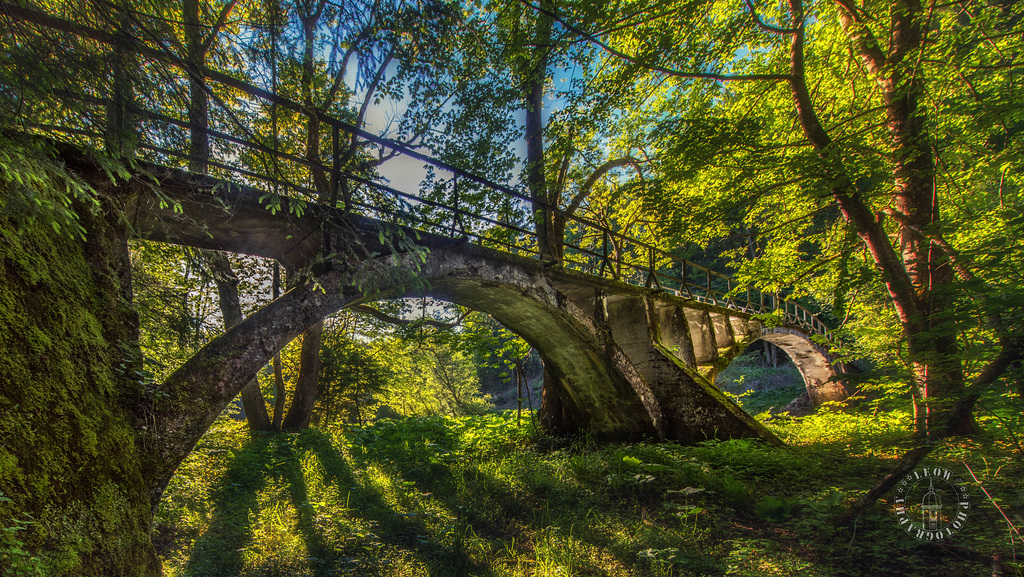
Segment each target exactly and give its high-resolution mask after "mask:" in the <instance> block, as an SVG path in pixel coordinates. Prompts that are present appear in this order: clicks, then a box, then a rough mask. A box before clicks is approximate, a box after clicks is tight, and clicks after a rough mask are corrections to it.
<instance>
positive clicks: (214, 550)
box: [184, 437, 274, 575]
mask: <svg viewBox="0 0 1024 577" xmlns="http://www.w3.org/2000/svg"><path fill="white" fill-rule="evenodd" d="M273 453H274V447H273V445H272V444H271V443H270V442H269V440H268V438H266V437H259V438H255V439H250V440H248V441H247V442H246V443H245V444H244V445H243V446H242V447H241V448H239V449H237V450H235V451H234V452H233V456H232V458H231V461H230V464H229V465H228V468H227V471H226V472H225V474H224V476H223V478H222V479H221V481H220V482H219V483H218V485H217V488H216V489H215V490H214V492H213V494H212V495H211V501H212V502H213V503H216V504H217V508H216V509H215V510H214V513H213V516H212V518H211V519H210V522H209V525H208V527H207V529H206V531H204V532H203V533H202V535H200V536H199V537H198V538H197V539H196V540H195V543H194V544H193V546H192V550H191V552H190V555H189V559H188V561H187V562H186V564H185V568H184V574H185V575H237V574H238V573H239V572H240V571H241V570H242V566H243V558H242V549H243V548H244V547H245V546H246V545H247V544H248V543H249V541H250V539H251V537H252V535H251V531H250V528H249V517H250V514H251V513H252V512H254V511H256V508H257V506H258V502H257V496H258V494H259V492H260V491H261V490H262V489H263V488H264V487H265V486H266V476H265V475H264V474H263V473H264V470H265V467H266V466H267V464H268V463H271V462H272V459H273Z"/></svg>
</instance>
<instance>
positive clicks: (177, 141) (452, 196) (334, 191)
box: [0, 2, 834, 341]
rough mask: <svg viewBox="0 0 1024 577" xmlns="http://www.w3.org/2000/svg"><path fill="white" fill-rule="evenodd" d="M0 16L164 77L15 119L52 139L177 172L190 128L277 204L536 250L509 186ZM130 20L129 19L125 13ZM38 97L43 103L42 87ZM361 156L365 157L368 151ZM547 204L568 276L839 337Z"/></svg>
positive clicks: (318, 115) (275, 103) (213, 82)
mask: <svg viewBox="0 0 1024 577" xmlns="http://www.w3.org/2000/svg"><path fill="white" fill-rule="evenodd" d="M4 19H6V20H8V21H10V22H12V23H22V24H25V25H28V28H29V29H30V30H29V32H22V33H23V34H25V33H32V32H31V31H32V30H36V31H38V30H40V29H42V28H45V29H47V30H49V31H52V32H53V33H54V34H57V35H60V36H62V37H73V38H74V39H76V42H78V43H82V42H84V43H86V44H88V45H89V46H90V47H91V48H92V49H95V50H97V51H98V52H100V53H103V54H105V56H106V59H107V60H109V61H116V62H123V61H124V59H125V58H126V56H125V54H126V53H127V54H129V55H130V57H131V59H133V60H134V62H133V65H134V66H135V68H136V69H141V70H144V71H145V72H146V73H147V74H148V75H150V76H155V77H158V78H159V79H160V83H161V84H160V86H161V88H155V89H153V90H152V91H150V92H148V93H142V92H140V91H139V90H135V91H134V93H133V91H132V90H130V88H131V82H130V77H129V76H125V75H124V74H123V70H122V72H121V76H119V75H118V70H119V69H121V68H122V67H119V66H112V71H97V73H96V74H95V75H94V76H93V77H89V78H85V79H81V80H80V81H79V82H78V83H77V84H78V86H77V87H76V88H75V89H70V88H67V87H63V88H58V89H51V90H48V91H47V92H46V94H45V98H46V99H48V100H47V101H46V102H44V105H45V108H46V110H45V111H44V112H43V113H40V114H34V115H33V116H34V118H31V119H23V127H24V128H26V129H30V130H34V131H38V132H42V133H46V134H48V135H50V136H52V135H54V134H62V135H64V136H63V137H62V138H63V139H65V140H71V141H73V142H75V143H78V144H84V145H87V146H91V147H96V148H101V147H104V146H106V147H108V148H110V144H111V138H116V137H117V135H121V136H122V137H123V136H124V135H128V137H129V138H128V140H129V141H130V143H131V150H132V153H133V154H134V155H135V156H137V157H139V158H142V159H145V160H147V161H150V162H155V163H158V164H163V165H167V166H177V167H187V166H188V164H189V161H190V159H191V158H192V156H191V154H190V151H189V150H190V149H189V145H190V143H191V141H192V139H194V138H196V136H197V135H198V134H203V135H204V138H205V139H207V140H208V142H209V148H208V149H209V150H210V155H209V156H208V157H206V158H204V159H203V160H204V168H205V169H206V170H207V172H208V173H209V174H210V175H212V176H218V177H221V178H230V179H233V180H235V181H239V182H240V183H242V184H246V185H249V186H252V187H255V188H258V189H261V190H265V191H267V192H268V195H269V196H271V197H272V196H273V195H274V194H279V195H284V196H289V197H291V198H299V199H303V200H306V201H308V202H324V203H327V204H331V205H332V206H339V207H343V208H344V209H345V210H350V211H354V212H357V213H359V214H363V215H366V216H371V217H375V218H378V219H381V220H388V221H398V222H401V223H403V224H406V225H411V226H413V227H415V228H419V229H421V230H424V231H427V232H432V233H435V234H444V235H448V236H451V237H457V238H466V239H467V240H470V241H472V242H476V243H479V244H480V245H483V246H487V247H491V248H496V249H500V250H503V251H505V252H508V253H511V254H519V255H529V256H534V257H537V256H539V253H540V251H539V247H538V239H537V235H536V233H535V231H534V224H533V221H532V215H531V211H530V207H531V206H536V205H537V201H536V200H535V199H531V198H530V197H529V196H528V195H526V194H523V193H521V192H519V191H517V190H515V189H513V188H511V187H509V186H505V185H502V184H499V183H496V182H492V181H490V180H488V179H487V178H484V177H481V176H479V175H476V174H473V173H471V172H469V171H466V170H463V169H460V168H459V167H456V166H452V165H450V164H447V163H445V162H442V161H439V160H437V159H434V158H431V157H430V156H428V155H425V154H423V153H421V152H419V151H417V150H415V149H414V148H412V147H410V146H408V145H405V144H402V143H399V142H395V141H393V140H390V139H387V138H383V137H380V136H377V135H374V134H371V133H368V132H366V131H364V130H362V129H360V128H358V127H356V126H353V125H351V124H350V123H347V122H345V121H343V120H340V119H338V118H334V117H332V116H330V115H328V114H325V113H323V112H321V111H315V110H310V108H309V107H308V106H304V105H303V104H302V103H299V102H296V101H294V100H291V99H289V98H286V97H285V96H282V95H280V94H275V93H273V92H271V91H269V90H266V89H264V88H260V87H258V86H256V85H254V84H252V83H250V82H248V81H245V80H242V79H240V78H237V77H235V76H233V75H231V74H228V73H225V72H222V71H218V70H212V69H209V68H206V67H198V66H196V65H194V64H193V65H187V64H186V63H185V62H184V61H183V59H182V58H181V57H180V56H178V55H175V54H174V53H173V52H172V51H171V50H169V49H168V48H167V47H166V46H163V45H162V44H160V43H159V42H154V41H152V40H151V41H148V42H147V41H143V40H140V39H139V38H135V37H133V36H132V35H130V34H127V33H125V32H124V31H119V32H107V31H104V30H100V29H97V28H93V27H89V26H86V25H83V24H80V23H76V22H71V21H68V20H65V19H61V18H58V17H56V16H52V15H49V14H46V13H43V12H40V11H37V10H33V9H29V8H25V7H23V6H18V5H14V4H10V3H7V2H0V21H3V20H4ZM125 21H126V22H129V23H130V19H126V20H125ZM69 44H70V43H69ZM104 51H105V52H104ZM104 74H106V75H107V76H108V77H106V78H105V77H104ZM190 82H191V83H194V82H198V83H200V84H201V86H202V89H203V91H204V93H205V97H204V98H206V99H207V100H208V104H209V101H212V104H213V106H212V107H211V108H210V110H209V112H208V118H206V119H205V121H204V122H202V123H200V122H197V121H196V120H195V118H191V117H190V114H189V107H188V101H187V98H185V97H182V95H181V93H186V92H187V91H188V87H189V83H190ZM4 84H5V85H6V86H5V87H4V88H6V91H7V92H9V93H16V91H17V90H18V87H17V86H12V83H11V82H10V79H7V81H5V83H4ZM126 84H127V86H126ZM175 91H177V93H176V92H175ZM33 96H34V97H36V98H37V99H39V98H40V97H41V96H40V94H39V93H37V94H34V95H33ZM22 97H23V98H24V97H25V95H24V94H23V95H22ZM270 117H273V118H275V119H277V120H279V121H280V122H277V120H275V121H274V123H275V126H278V127H279V126H280V125H281V124H285V121H289V122H288V126H289V127H290V130H291V132H290V133H287V134H286V133H284V131H281V130H280V128H278V131H277V132H274V133H273V134H270V135H268V134H267V132H268V130H267V128H268V127H267V123H268V122H269V121H270ZM300 123H301V124H302V125H303V126H304V127H305V131H306V132H305V133H303V134H300V135H298V137H297V136H296V134H295V133H294V130H295V126H297V125H299V124H300ZM309 131H314V133H316V134H319V135H320V138H318V139H315V140H316V142H315V145H316V147H317V148H318V149H322V150H323V151H324V152H323V153H318V154H314V155H310V154H308V150H306V151H304V150H300V148H301V147H299V146H297V145H296V142H297V143H300V144H308V141H309V138H308V136H309V134H310V133H309ZM112 135H114V136H113V137H112ZM343 136H344V137H347V140H348V142H347V143H345V142H343ZM356 141H358V142H359V145H360V147H362V149H364V150H365V148H366V147H367V146H371V147H375V148H376V150H377V152H378V158H381V157H385V156H393V155H403V156H406V157H409V158H412V159H415V160H417V161H420V162H422V163H423V165H424V166H425V167H426V169H427V170H428V172H429V173H430V174H431V176H432V182H433V191H432V194H423V193H408V192H404V191H401V190H397V189H396V188H393V187H391V186H389V185H388V184H386V183H384V182H382V181H381V179H380V178H379V177H375V175H374V174H373V173H372V171H368V170H365V169H361V168H360V166H359V163H358V162H356V163H353V162H352V159H351V158H349V159H346V160H343V158H344V157H345V156H346V151H347V150H349V149H350V147H351V146H352V143H353V142H356ZM363 154H364V156H363V157H362V158H363V160H364V161H365V160H367V157H366V156H365V152H364V153H363ZM365 164H366V163H365V162H364V166H363V168H365ZM438 175H444V176H446V177H445V178H438ZM318 180H319V182H320V184H319V185H318V183H317V181H318ZM325 181H326V182H327V183H328V184H327V188H326V190H324V187H323V182H325ZM474 195H475V196H477V197H481V198H484V199H488V200H490V201H491V202H492V203H493V204H496V205H498V206H499V208H498V209H492V210H490V211H487V210H483V211H481V210H480V209H478V208H474V207H475V206H479V205H480V203H479V202H478V203H472V204H471V203H468V202H466V201H465V199H466V198H467V196H474ZM271 200H272V198H271ZM542 210H544V211H550V212H557V213H558V214H560V215H561V216H563V217H564V218H565V219H566V222H567V226H566V234H565V239H564V246H563V251H564V252H563V258H562V266H564V267H565V268H568V269H573V270H577V271H581V272H583V273H586V274H590V275H595V276H600V277H604V278H610V279H614V280H618V281H622V282H626V283H630V284H633V285H637V286H643V287H646V288H649V289H652V290H664V291H668V292H672V293H674V294H676V295H679V296H681V297H684V298H688V299H693V300H696V301H700V302H703V303H708V304H713V305H717V306H721V307H725V308H729V309H732V310H737V311H742V312H746V313H751V314H770V313H776V316H777V318H778V322H780V323H781V324H782V325H788V326H791V327H799V328H800V329H802V330H803V331H805V332H807V333H810V334H812V335H821V336H824V337H825V338H826V339H827V340H829V341H833V340H834V337H833V335H832V333H831V332H830V330H829V329H828V327H827V326H826V325H825V324H824V323H823V322H822V321H821V320H820V319H818V318H817V317H816V316H815V315H814V314H813V313H811V312H810V311H809V310H808V309H807V308H805V307H803V306H802V305H800V304H798V303H796V302H793V301H791V300H787V299H785V298H782V296H781V295H780V294H778V293H770V292H762V291H759V290H757V289H756V288H754V287H750V286H739V285H737V284H736V283H735V282H734V281H733V280H732V279H731V278H730V277H729V276H727V275H724V274H721V273H718V272H715V271H713V270H711V269H709V268H706V267H703V266H701V265H698V264H695V263H692V262H689V261H687V260H684V259H682V258H679V257H678V256H676V255H673V254H671V253H669V252H666V251H664V250H661V249H659V248H657V247H655V246H653V245H651V244H649V243H647V242H644V241H642V240H639V239H636V238H633V237H631V236H629V235H627V234H625V233H624V232H621V231H616V230H613V229H612V228H611V227H609V226H604V225H602V224H600V223H597V222H594V221H593V220H591V219H588V218H585V217H582V216H579V215H575V214H565V213H563V212H562V211H561V210H560V209H559V208H558V207H551V206H542Z"/></svg>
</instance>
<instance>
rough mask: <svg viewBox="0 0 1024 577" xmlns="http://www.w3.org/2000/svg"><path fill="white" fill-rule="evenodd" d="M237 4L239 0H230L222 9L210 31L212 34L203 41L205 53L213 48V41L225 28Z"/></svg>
mask: <svg viewBox="0 0 1024 577" xmlns="http://www.w3.org/2000/svg"><path fill="white" fill-rule="evenodd" d="M237 2H238V0H230V2H228V3H227V4H225V5H224V6H223V7H222V8H221V9H220V14H218V15H217V22H216V23H215V24H214V25H213V29H212V30H210V33H209V34H208V35H207V36H206V38H205V39H203V44H202V47H203V52H204V53H205V52H206V51H207V50H209V49H210V47H211V46H213V41H214V40H216V39H217V33H218V32H220V29H221V28H223V27H224V25H225V24H227V21H228V14H230V13H231V10H233V9H234V7H235V4H236V3H237Z"/></svg>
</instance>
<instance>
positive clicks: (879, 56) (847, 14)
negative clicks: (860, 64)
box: [835, 0, 885, 77]
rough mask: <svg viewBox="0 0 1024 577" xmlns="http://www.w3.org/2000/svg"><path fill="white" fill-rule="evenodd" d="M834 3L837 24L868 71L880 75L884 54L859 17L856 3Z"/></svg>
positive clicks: (838, 1)
mask: <svg viewBox="0 0 1024 577" xmlns="http://www.w3.org/2000/svg"><path fill="white" fill-rule="evenodd" d="M835 4H836V8H837V9H838V11H839V24H840V25H841V26H842V27H843V31H844V32H846V35H847V36H848V37H849V38H850V40H852V41H853V43H854V45H855V46H856V48H857V51H858V52H859V53H860V57H861V60H863V61H864V65H865V66H867V68H868V72H869V73H871V74H872V75H875V76H876V77H880V76H881V73H882V67H883V66H885V54H884V53H883V52H882V49H881V48H879V46H878V40H877V39H875V36H874V34H872V33H871V29H869V28H868V26H867V24H865V23H864V21H863V19H861V17H860V14H859V10H858V8H857V6H856V5H854V4H853V3H852V2H851V1H850V0H835Z"/></svg>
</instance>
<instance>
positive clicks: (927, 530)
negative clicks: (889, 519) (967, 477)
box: [893, 467, 971, 541]
mask: <svg viewBox="0 0 1024 577" xmlns="http://www.w3.org/2000/svg"><path fill="white" fill-rule="evenodd" d="M893 505H894V507H895V509H896V519H897V520H898V521H899V524H900V527H902V528H903V530H904V531H906V532H907V533H908V534H909V535H910V536H912V537H914V538H915V539H920V540H922V541H941V540H943V539H948V538H950V537H952V536H953V535H955V534H956V533H957V531H959V530H960V529H962V528H963V526H964V523H965V522H966V521H967V511H968V510H969V509H970V508H971V495H970V493H968V491H967V486H966V485H964V482H963V480H962V479H961V478H960V476H959V475H956V474H955V473H953V472H952V471H950V470H949V469H946V468H945V467H924V468H922V469H918V470H916V471H914V472H913V473H910V474H909V475H907V476H906V477H904V478H903V480H902V481H900V482H899V484H898V485H896V499H895V500H894V501H893Z"/></svg>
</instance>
